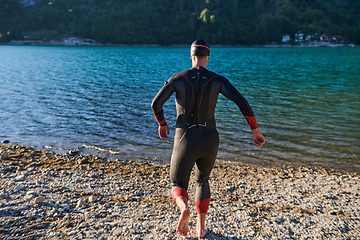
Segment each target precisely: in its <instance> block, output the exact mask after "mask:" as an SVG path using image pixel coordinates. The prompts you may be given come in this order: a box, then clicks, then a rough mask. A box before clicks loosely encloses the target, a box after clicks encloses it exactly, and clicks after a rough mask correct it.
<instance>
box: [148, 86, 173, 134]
mask: <svg viewBox="0 0 360 240" xmlns="http://www.w3.org/2000/svg"><path fill="white" fill-rule="evenodd" d="M174 91H175V87H174V84H173V82H172V81H166V82H165V85H164V86H163V87H162V88H161V89H160V91H159V92H158V93H157V94H156V96H155V98H154V99H153V101H152V103H151V108H152V111H153V113H154V116H155V118H156V121H157V122H158V124H159V136H160V138H167V137H168V135H169V134H170V128H169V126H168V125H167V123H166V120H165V117H164V111H163V108H162V106H163V105H164V103H165V102H166V101H167V100H168V99H169V98H170V96H171V95H172V94H173V93H174Z"/></svg>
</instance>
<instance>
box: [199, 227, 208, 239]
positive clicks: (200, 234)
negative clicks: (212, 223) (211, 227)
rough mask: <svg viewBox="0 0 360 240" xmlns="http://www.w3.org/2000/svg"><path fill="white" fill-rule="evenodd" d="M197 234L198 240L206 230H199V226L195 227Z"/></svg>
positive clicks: (203, 235)
mask: <svg viewBox="0 0 360 240" xmlns="http://www.w3.org/2000/svg"><path fill="white" fill-rule="evenodd" d="M196 229H197V232H198V236H197V237H198V239H201V238H204V237H205V235H206V233H207V232H208V230H207V229H206V228H204V229H200V227H199V226H196Z"/></svg>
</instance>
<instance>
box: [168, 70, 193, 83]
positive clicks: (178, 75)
mask: <svg viewBox="0 0 360 240" xmlns="http://www.w3.org/2000/svg"><path fill="white" fill-rule="evenodd" d="M189 75H192V71H191V69H187V70H184V71H181V72H178V73H175V74H174V75H172V76H171V77H170V78H169V81H170V80H172V81H175V80H181V79H183V78H184V77H185V78H187V77H188V76H189Z"/></svg>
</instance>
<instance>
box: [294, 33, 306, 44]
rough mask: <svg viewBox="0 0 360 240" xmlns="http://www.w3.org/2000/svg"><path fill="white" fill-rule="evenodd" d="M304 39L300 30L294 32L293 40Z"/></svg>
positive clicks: (299, 40) (300, 40)
mask: <svg viewBox="0 0 360 240" xmlns="http://www.w3.org/2000/svg"><path fill="white" fill-rule="evenodd" d="M303 40H304V34H303V33H302V32H301V31H298V32H297V33H295V42H302V41H303Z"/></svg>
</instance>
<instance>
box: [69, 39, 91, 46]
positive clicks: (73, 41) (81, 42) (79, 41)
mask: <svg viewBox="0 0 360 240" xmlns="http://www.w3.org/2000/svg"><path fill="white" fill-rule="evenodd" d="M63 42H64V45H81V46H82V45H90V44H94V43H95V40H93V39H85V40H84V39H82V38H64V40H63Z"/></svg>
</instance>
